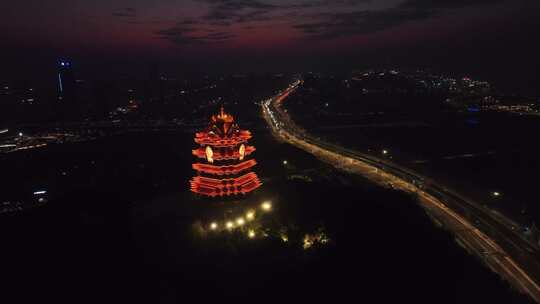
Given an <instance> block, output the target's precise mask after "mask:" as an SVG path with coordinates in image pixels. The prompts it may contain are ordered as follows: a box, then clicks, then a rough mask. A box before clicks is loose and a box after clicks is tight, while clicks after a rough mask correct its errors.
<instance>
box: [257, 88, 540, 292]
mask: <svg viewBox="0 0 540 304" xmlns="http://www.w3.org/2000/svg"><path fill="white" fill-rule="evenodd" d="M301 85H302V81H301V80H297V81H295V82H294V83H292V84H291V85H290V86H289V87H288V88H287V89H285V90H282V91H280V92H279V93H278V94H277V95H276V96H274V97H272V98H270V99H267V100H265V101H263V102H262V103H261V106H262V113H263V117H264V119H265V120H266V122H267V123H268V125H269V126H270V127H271V129H272V132H273V133H274V135H275V136H276V137H278V138H279V139H280V140H283V141H285V142H288V143H290V144H292V145H294V146H296V147H298V148H300V149H303V150H305V151H307V152H309V153H311V154H313V155H315V156H316V157H318V158H319V159H321V160H323V161H325V162H327V163H329V164H331V165H333V166H335V167H337V168H339V169H342V170H345V171H348V172H352V173H356V174H360V175H363V176H365V177H367V178H368V179H370V180H371V181H373V182H375V183H378V184H380V185H382V186H385V187H391V188H393V189H396V190H400V191H404V192H406V193H410V194H411V195H414V196H415V197H416V198H417V200H418V202H419V204H420V206H421V207H422V208H424V209H425V210H426V212H427V213H428V214H429V215H430V217H431V218H432V219H433V220H434V222H436V223H439V224H441V225H442V226H443V227H444V228H445V229H447V230H448V231H450V232H451V233H453V234H454V236H455V237H456V240H457V242H458V244H460V245H462V246H463V247H464V248H465V249H466V250H467V251H469V252H470V253H472V254H475V255H477V256H478V257H480V259H481V260H482V261H483V262H484V263H485V264H486V265H487V266H488V267H489V268H490V269H492V270H493V271H494V272H496V273H498V274H499V275H501V276H502V277H503V278H504V279H506V280H507V281H508V282H509V283H510V284H511V285H512V286H514V287H515V288H516V289H517V290H519V291H520V292H523V293H525V294H527V295H529V296H530V297H531V298H532V299H533V300H534V301H536V302H537V303H540V286H539V284H538V282H540V249H539V247H538V246H537V244H534V243H532V242H530V241H529V240H527V239H525V238H524V237H523V236H522V235H521V234H520V233H519V232H518V231H517V230H518V229H516V227H515V223H514V222H512V221H511V220H510V219H508V218H505V217H504V216H502V215H500V214H497V213H495V212H492V211H491V210H489V209H488V208H486V207H483V206H482V205H481V204H478V203H477V202H474V201H472V200H470V199H468V198H465V197H463V196H462V195H460V194H458V193H456V192H455V191H452V190H450V189H447V188H446V187H445V186H444V185H440V184H438V183H437V182H435V181H433V180H432V179H429V178H426V177H424V176H422V175H420V174H418V173H416V172H413V171H411V170H409V169H407V168H404V167H401V166H399V165H397V164H394V163H391V162H389V161H388V160H386V159H380V158H377V157H375V156H372V155H367V154H364V153H360V152H358V151H353V150H350V149H347V148H344V147H340V146H337V145H334V144H332V143H328V142H325V141H322V140H320V139H319V138H316V137H314V136H312V135H310V134H308V133H307V132H306V131H305V130H303V129H302V128H301V127H299V126H298V125H296V124H295V123H294V121H293V120H292V119H291V117H290V116H289V115H288V113H287V112H286V111H285V110H283V108H282V104H283V102H284V101H285V99H286V98H287V97H288V96H289V95H290V94H291V93H293V92H294V91H295V90H296V89H297V88H298V87H299V86H301ZM441 262H444V261H441Z"/></svg>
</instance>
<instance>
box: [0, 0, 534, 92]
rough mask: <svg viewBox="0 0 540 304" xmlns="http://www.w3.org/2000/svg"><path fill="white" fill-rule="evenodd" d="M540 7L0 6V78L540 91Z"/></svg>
mask: <svg viewBox="0 0 540 304" xmlns="http://www.w3.org/2000/svg"><path fill="white" fill-rule="evenodd" d="M539 2H540V1H537V0H532V1H531V0H526V1H519V0H517V1H516V0H514V1H490V0H439V1H437V0H433V1H430V0H380V1H379V0H311V1H310V0H291V1H286V0H252V1H250V0H132V1H123V0H93V1H88V0H51V1H43V0H18V1H10V0H6V1H2V4H0V26H1V28H2V39H1V40H0V47H2V49H3V53H4V55H3V56H2V59H1V61H0V63H1V64H2V66H3V69H2V72H1V73H0V79H1V80H9V78H10V77H18V78H20V77H27V78H33V77H39V76H41V75H42V74H43V75H45V74H47V73H49V72H48V71H49V70H51V69H53V68H54V64H55V63H56V62H57V61H58V58H70V59H71V60H72V61H73V62H74V63H75V66H78V68H79V70H80V71H85V72H86V73H88V74H92V73H93V74H94V75H96V74H99V73H102V72H106V73H107V74H119V73H143V72H144V71H145V69H146V66H147V65H149V64H152V63H159V64H160V65H161V66H163V67H164V68H163V70H166V69H169V70H170V71H168V72H175V71H180V70H181V71H190V72H193V71H197V72H204V71H208V72H218V71H219V72H221V71H225V72H239V71H258V72H264V71H279V70H283V71H296V70H299V71H307V70H337V69H345V70H346V69H349V70H350V69H355V68H363V67H378V66H380V67H385V66H398V67H413V66H419V67H430V68H433V69H438V70H441V71H451V72H458V73H471V74H472V75H478V76H480V77H485V78H493V79H494V80H499V79H505V77H508V75H511V74H518V75H519V77H517V79H518V80H519V82H520V83H515V84H514V85H515V86H516V87H525V88H526V87H533V86H534V87H538V86H539V83H538V79H539V78H540V77H539V72H538V70H539V62H540V59H538V57H539V53H540V42H539V41H540V30H539V28H540V21H539V19H540V5H539V4H538V3H539ZM30 75H31V76H30ZM512 79H514V81H515V82H516V80H515V79H516V77H515V75H514V77H512Z"/></svg>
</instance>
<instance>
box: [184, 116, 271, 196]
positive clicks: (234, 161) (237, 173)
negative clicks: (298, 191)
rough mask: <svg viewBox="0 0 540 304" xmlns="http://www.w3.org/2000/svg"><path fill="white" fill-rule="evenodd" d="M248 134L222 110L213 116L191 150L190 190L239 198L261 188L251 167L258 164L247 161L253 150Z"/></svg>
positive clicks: (253, 160)
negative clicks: (191, 175) (192, 170)
mask: <svg viewBox="0 0 540 304" xmlns="http://www.w3.org/2000/svg"><path fill="white" fill-rule="evenodd" d="M251 137H252V136H251V132H249V131H248V130H241V129H240V128H239V127H238V125H237V124H236V123H235V121H234V117H233V116H232V115H230V114H227V113H225V111H224V109H223V107H222V108H221V111H220V113H219V114H218V115H213V116H212V119H211V121H210V124H209V126H208V128H207V129H206V130H204V131H201V132H197V133H196V134H195V142H196V143H197V144H198V145H199V147H198V148H197V149H195V150H193V155H194V156H196V157H197V161H196V162H195V163H194V164H193V169H194V170H195V171H196V172H197V176H195V177H194V178H193V179H191V181H190V184H191V191H192V192H194V193H197V194H200V195H204V196H209V197H218V196H219V197H222V196H233V195H242V194H247V193H249V192H252V191H253V190H255V189H257V188H258V187H260V186H261V182H260V180H259V178H258V177H257V175H256V174H255V173H254V172H252V171H251V170H252V168H253V167H254V166H255V165H256V164H257V162H256V161H255V159H252V158H250V156H251V154H252V153H253V152H254V151H255V147H253V146H250V145H248V141H249V139H251Z"/></svg>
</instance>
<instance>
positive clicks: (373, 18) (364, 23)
mask: <svg viewBox="0 0 540 304" xmlns="http://www.w3.org/2000/svg"><path fill="white" fill-rule="evenodd" d="M435 14H436V12H435V11H433V10H424V9H414V10H409V9H387V10H380V11H367V10H366V11H356V12H344V13H323V14H319V15H318V17H317V18H316V19H317V20H316V21H314V22H308V23H302V24H296V25H294V27H295V28H297V29H300V30H302V31H303V32H304V33H305V34H307V35H308V37H310V38H312V39H319V40H326V39H334V38H339V37H345V36H351V35H358V34H367V33H373V32H378V31H382V30H385V29H388V28H391V27H395V26H398V25H400V24H403V23H406V22H410V21H414V20H422V19H427V18H430V17H432V16H434V15H435Z"/></svg>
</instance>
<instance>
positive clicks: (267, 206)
mask: <svg viewBox="0 0 540 304" xmlns="http://www.w3.org/2000/svg"><path fill="white" fill-rule="evenodd" d="M261 208H262V210H264V211H270V210H272V203H270V202H264V203H262V205H261Z"/></svg>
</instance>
